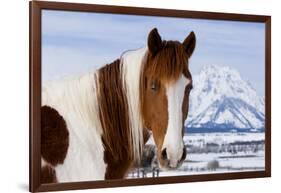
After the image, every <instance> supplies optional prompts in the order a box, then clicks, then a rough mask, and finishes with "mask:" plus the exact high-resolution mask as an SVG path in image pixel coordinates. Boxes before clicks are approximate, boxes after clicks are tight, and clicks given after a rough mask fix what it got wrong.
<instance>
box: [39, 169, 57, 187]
mask: <svg viewBox="0 0 281 193" xmlns="http://www.w3.org/2000/svg"><path fill="white" fill-rule="evenodd" d="M40 181H41V183H42V184H48V183H56V182H57V177H56V171H55V170H54V169H53V168H52V167H50V166H44V167H43V168H41V175H40Z"/></svg>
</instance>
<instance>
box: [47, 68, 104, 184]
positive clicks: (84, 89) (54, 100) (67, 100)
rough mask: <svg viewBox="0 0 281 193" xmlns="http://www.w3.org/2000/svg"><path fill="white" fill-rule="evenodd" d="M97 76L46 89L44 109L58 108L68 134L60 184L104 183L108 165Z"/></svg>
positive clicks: (73, 80)
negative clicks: (102, 137) (46, 106)
mask: <svg viewBox="0 0 281 193" xmlns="http://www.w3.org/2000/svg"><path fill="white" fill-rule="evenodd" d="M94 74H95V73H93V72H92V73H89V74H86V75H83V76H81V77H77V78H73V79H69V80H63V81H55V82H53V83H49V84H48V85H46V86H45V87H44V88H43V92H42V106H43V105H48V106H50V107H52V108H55V109H56V110H57V111H58V112H59V114H60V115H61V116H62V117H63V118H64V120H65V121H66V125H67V129H68V131H69V147H68V151H67V155H66V158H65V160H64V163H63V164H61V165H58V166H56V167H55V170H56V176H57V179H58V181H59V182H71V181H89V180H103V179H104V175H105V171H106V164H105V163H104V160H103V156H104V147H103V144H102V140H101V135H102V127H101V124H100V120H99V117H98V106H97V105H98V103H97V98H96V85H95V84H94V83H95V76H94ZM42 160H43V159H42ZM42 164H45V163H44V160H43V161H42Z"/></svg>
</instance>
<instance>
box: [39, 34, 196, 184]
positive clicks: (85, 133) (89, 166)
mask: <svg viewBox="0 0 281 193" xmlns="http://www.w3.org/2000/svg"><path fill="white" fill-rule="evenodd" d="M155 33H157V30H156V32H155V30H154V31H152V32H151V33H150V36H152V37H149V38H150V39H149V40H148V47H145V48H141V49H138V50H132V51H127V52H126V53H125V54H123V55H122V56H121V57H120V59H119V60H116V61H114V62H113V63H111V64H108V65H106V66H104V67H102V68H101V69H99V70H97V71H95V72H90V73H87V74H85V75H82V76H80V77H77V78H72V79H68V80H62V81H57V82H52V83H49V84H47V85H45V87H44V88H43V90H42V108H41V126H42V129H41V154H42V157H41V165H42V166H41V168H42V169H41V182H42V183H52V182H70V181H92V180H104V179H116V178H123V177H124V176H125V174H126V172H127V171H128V169H129V168H130V167H131V166H132V165H133V164H134V162H138V161H139V160H140V155H141V152H142V147H143V145H144V143H145V141H146V140H147V139H148V130H151V131H152V133H153V137H154V140H155V142H156V145H157V147H158V156H159V157H160V158H159V161H160V165H162V166H163V167H167V166H168V167H171V168H175V167H178V166H179V165H180V162H182V161H183V160H182V159H184V158H185V149H184V150H183V142H182V128H183V125H182V124H183V122H184V119H185V118H186V116H187V110H185V109H184V108H186V109H188V108H187V106H186V103H187V104H188V97H187V98H186V96H185V92H186V88H187V85H189V84H190V82H191V76H190V74H189V71H188V69H187V67H186V68H185V67H182V68H180V70H178V71H179V73H178V74H174V76H175V77H173V81H168V79H169V77H164V78H163V84H164V82H165V81H166V82H169V84H168V85H174V86H167V87H166V90H167V91H166V92H165V93H166V94H165V93H164V94H162V95H161V93H160V88H159V94H157V96H158V95H159V97H162V98H163V100H161V98H158V99H157V101H160V102H161V103H159V104H158V106H157V105H156V106H155V107H152V104H151V103H150V101H149V100H151V102H153V99H150V97H149V96H150V95H151V93H149V92H151V90H152V91H153V93H156V92H155V88H154V87H155V85H154V83H153V84H152V88H151V89H150V83H149V81H151V80H154V78H153V76H154V75H150V73H151V72H152V71H151V69H150V68H149V66H153V65H155V64H154V63H153V61H154V58H155V57H156V56H155V55H156V52H160V51H159V50H157V49H159V48H157V42H156V48H155V45H154V44H155V43H153V42H154V40H155V37H154V36H155V35H156V40H157V38H158V37H157V35H158V36H159V34H158V33H157V34H155ZM159 38H160V36H159ZM194 38H195V37H194ZM160 40H161V39H160ZM161 42H162V40H161ZM151 43H152V45H151ZM165 43H166V44H167V45H169V42H165ZM192 43H194V44H195V42H192ZM158 44H159V42H158ZM161 44H162V43H161ZM173 44H175V45H176V46H180V45H179V44H178V43H173ZM167 45H164V47H163V50H164V48H165V46H167ZM171 45H172V43H171ZM153 46H154V47H153ZM176 46H174V47H176ZM180 48H181V47H180ZM177 49H178V48H177ZM192 49H194V47H193V48H192ZM192 51H193V50H192ZM191 53H192V52H191ZM175 54H177V53H175ZM186 55H187V56H186V57H184V58H183V59H185V60H186V62H185V63H184V64H182V65H187V59H188V57H190V55H191V54H190V55H188V52H187V54H186ZM176 57H177V55H176V56H175V58H176ZM177 60H178V59H177V58H176V59H173V61H175V62H176V63H179V62H177ZM171 61H172V60H171ZM171 61H170V62H171ZM149 63H152V64H149ZM156 63H157V62H156ZM148 65H149V66H148ZM168 68H169V69H172V71H171V74H172V75H173V73H176V71H174V72H173V67H168ZM154 70H157V69H154ZM180 71H181V72H180ZM157 72H159V70H157ZM154 74H155V72H154ZM156 74H157V73H156ZM162 76H163V75H162ZM176 76H177V77H176ZM166 79H167V80H166ZM159 80H162V78H161V77H159ZM172 83H173V84H172ZM147 84H149V86H148V88H149V89H148V88H147ZM190 85H191V84H190ZM180 89H181V90H182V89H183V91H180ZM156 91H157V90H156ZM157 92H158V91H157ZM153 93H152V95H153ZM178 93H182V94H179V95H176V96H174V95H175V94H178ZM188 94H189V93H188ZM154 95H155V96H154V97H156V94H154ZM165 96H166V97H165ZM171 97H172V98H173V97H174V98H173V101H171V100H170V98H171ZM175 97H176V98H175ZM177 102H178V103H179V104H178V103H177ZM151 107H152V109H150V108H151ZM161 108H165V110H164V109H163V110H161ZM154 111H155V112H154ZM161 111H163V113H164V114H165V115H163V116H160V115H158V114H161V113H162V112H161ZM169 111H173V112H175V115H172V114H171V113H169ZM181 111H182V112H181ZM165 112H166V113H165ZM177 113H179V114H180V117H177V115H178V114H177ZM158 116H159V117H158ZM153 119H156V120H158V119H159V121H160V122H159V121H158V122H157V121H153ZM170 120H172V121H170ZM176 122H178V123H176ZM174 127H177V129H176V130H178V131H179V132H177V133H175V131H173V130H172V129H171V128H174ZM180 133H181V134H180ZM179 139H181V140H179ZM173 140H176V141H180V143H178V144H177V143H175V144H174V145H172V146H171V143H172V141H173ZM178 149H179V150H178Z"/></svg>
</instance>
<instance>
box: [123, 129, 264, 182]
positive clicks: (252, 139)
mask: <svg viewBox="0 0 281 193" xmlns="http://www.w3.org/2000/svg"><path fill="white" fill-rule="evenodd" d="M184 141H185V145H186V148H187V152H188V153H187V157H186V160H185V161H184V163H183V165H182V166H181V167H180V168H178V169H177V170H168V171H167V170H166V171H164V170H161V169H159V172H154V176H179V175H194V174H206V173H225V172H241V171H258V170H264V168H265V159H264V156H265V154H264V133H200V134H199V133H194V134H188V135H185V136H184ZM148 144H149V145H152V146H153V145H154V142H153V140H152V139H150V140H149V141H148ZM152 170H153V169H152V167H145V168H143V167H141V168H139V169H135V170H132V171H133V172H130V173H129V174H128V178H137V177H152V176H153V173H152ZM154 171H155V168H154ZM156 171H158V168H157V169H156Z"/></svg>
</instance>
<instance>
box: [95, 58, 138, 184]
mask: <svg viewBox="0 0 281 193" xmlns="http://www.w3.org/2000/svg"><path fill="white" fill-rule="evenodd" d="M121 65H122V64H121V63H120V60H116V61H114V62H113V63H111V64H108V65H106V66H104V67H103V68H101V69H100V70H99V71H98V76H97V77H98V79H97V83H96V84H97V87H98V94H97V97H98V101H99V116H100V120H101V125H102V128H103V135H102V140H103V144H104V147H105V151H104V161H105V162H106V163H107V164H108V165H107V169H106V174H105V179H116V178H123V177H124V175H125V174H126V172H127V170H128V168H129V167H130V165H131V163H132V162H133V160H134V157H133V153H134V152H133V145H132V139H131V134H130V126H129V115H128V101H127V98H126V95H125V91H124V87H123V83H122V74H121V72H120V69H121Z"/></svg>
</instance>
